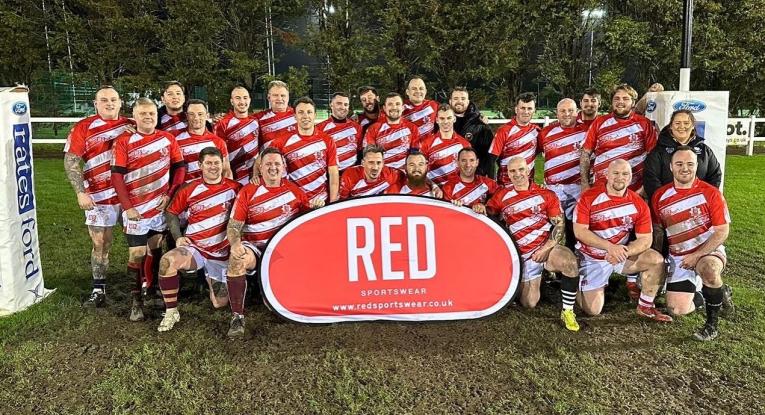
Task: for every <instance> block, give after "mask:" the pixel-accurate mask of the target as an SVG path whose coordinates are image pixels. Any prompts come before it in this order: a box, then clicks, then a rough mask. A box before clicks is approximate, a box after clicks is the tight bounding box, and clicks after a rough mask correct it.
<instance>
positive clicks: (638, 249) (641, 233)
mask: <svg viewBox="0 0 765 415" xmlns="http://www.w3.org/2000/svg"><path fill="white" fill-rule="evenodd" d="M631 180H632V168H631V167H630V164H629V163H628V162H626V161H624V160H621V159H619V160H615V161H612V162H611V164H610V165H609V166H608V171H607V175H606V183H605V184H599V185H596V186H594V187H592V188H590V189H589V190H587V191H586V192H584V193H583V194H582V198H581V199H579V202H578V203H577V204H576V208H575V209H574V234H575V235H576V239H577V240H578V241H579V242H578V243H577V249H578V250H579V252H580V253H581V260H580V274H581V282H580V286H579V290H580V291H581V296H580V305H581V306H582V309H583V310H584V312H585V313H587V314H589V315H597V314H600V312H601V311H602V310H603V300H604V297H605V295H604V291H605V287H606V285H608V279H609V278H610V277H611V274H612V273H614V272H617V273H619V274H636V273H642V280H641V281H642V287H641V293H640V301H639V302H638V307H637V313H638V315H640V316H643V317H647V318H650V319H653V320H656V321H666V322H669V321H672V317H670V316H668V315H666V314H664V313H662V312H661V311H659V310H657V309H656V307H654V304H653V299H654V297H655V296H656V293H657V292H658V291H659V284H660V283H661V278H662V276H663V273H664V258H662V256H661V254H660V253H658V252H656V251H654V250H653V249H651V248H650V247H651V242H652V239H653V238H652V230H651V214H650V212H649V211H648V205H646V203H645V202H644V201H643V198H641V197H640V196H639V195H638V194H637V193H635V192H634V191H632V190H630V189H628V188H627V186H628V185H629V184H630V181H631ZM633 230H634V232H635V236H636V239H635V240H634V241H631V242H629V243H627V240H628V239H629V236H630V232H632V231H633Z"/></svg>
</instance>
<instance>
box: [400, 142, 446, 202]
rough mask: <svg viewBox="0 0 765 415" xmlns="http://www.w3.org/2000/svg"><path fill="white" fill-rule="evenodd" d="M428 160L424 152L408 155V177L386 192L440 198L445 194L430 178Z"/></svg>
mask: <svg viewBox="0 0 765 415" xmlns="http://www.w3.org/2000/svg"><path fill="white" fill-rule="evenodd" d="M427 173H428V161H427V160H426V159H425V156H424V155H423V154H422V153H416V152H415V153H410V154H409V155H408V156H406V178H405V179H404V180H403V181H399V182H398V183H395V184H393V185H392V186H391V187H389V188H388V189H387V190H385V193H386V194H399V195H414V196H429V197H435V198H437V199H440V198H441V197H442V196H443V195H444V194H443V192H441V189H439V187H438V186H436V184H435V183H433V182H431V181H430V180H428V177H427Z"/></svg>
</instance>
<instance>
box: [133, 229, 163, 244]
mask: <svg viewBox="0 0 765 415" xmlns="http://www.w3.org/2000/svg"><path fill="white" fill-rule="evenodd" d="M162 233H163V232H161V231H155V230H153V229H149V232H147V233H145V234H143V235H125V239H126V240H127V244H128V247H130V248H135V247H139V246H146V244H147V243H148V242H149V238H151V237H152V236H154V235H162Z"/></svg>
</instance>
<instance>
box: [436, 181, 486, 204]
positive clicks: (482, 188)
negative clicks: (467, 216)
mask: <svg viewBox="0 0 765 415" xmlns="http://www.w3.org/2000/svg"><path fill="white" fill-rule="evenodd" d="M442 190H443V192H444V200H448V201H452V200H460V201H462V205H463V206H468V207H473V206H475V205H477V204H479V203H481V204H484V205H485V204H486V201H487V200H489V198H490V197H492V196H493V195H494V193H496V192H497V190H499V185H497V182H495V181H494V180H492V179H490V178H488V177H486V176H478V175H476V176H475V178H474V179H473V181H472V182H466V181H463V180H462V179H461V178H460V176H459V175H455V176H454V177H452V179H451V180H449V181H448V182H446V184H445V185H444V187H443V189H442Z"/></svg>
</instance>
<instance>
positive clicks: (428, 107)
mask: <svg viewBox="0 0 765 415" xmlns="http://www.w3.org/2000/svg"><path fill="white" fill-rule="evenodd" d="M437 115H438V102H436V101H433V100H430V99H426V100H424V101H422V102H421V103H420V105H414V104H412V102H411V101H409V100H406V101H404V112H402V113H401V116H402V117H403V118H405V119H406V120H408V121H410V122H411V123H412V124H414V125H416V126H417V131H418V132H419V133H420V137H421V139H424V138H426V137H427V136H429V135H430V134H432V133H433V130H434V129H435V127H436V116H437Z"/></svg>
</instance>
